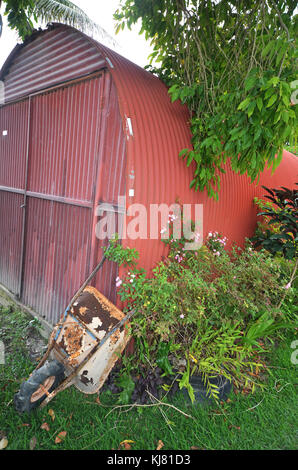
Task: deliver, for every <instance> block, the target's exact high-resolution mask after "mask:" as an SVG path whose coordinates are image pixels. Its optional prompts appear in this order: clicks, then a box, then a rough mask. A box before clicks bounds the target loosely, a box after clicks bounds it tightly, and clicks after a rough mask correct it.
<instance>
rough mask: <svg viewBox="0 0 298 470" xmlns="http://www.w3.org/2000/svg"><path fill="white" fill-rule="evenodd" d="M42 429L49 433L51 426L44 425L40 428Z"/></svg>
mask: <svg viewBox="0 0 298 470" xmlns="http://www.w3.org/2000/svg"><path fill="white" fill-rule="evenodd" d="M40 429H44V430H45V431H49V430H50V426H49V425H48V423H42V425H41V426H40Z"/></svg>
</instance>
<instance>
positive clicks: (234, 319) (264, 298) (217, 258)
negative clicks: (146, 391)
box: [109, 231, 296, 399]
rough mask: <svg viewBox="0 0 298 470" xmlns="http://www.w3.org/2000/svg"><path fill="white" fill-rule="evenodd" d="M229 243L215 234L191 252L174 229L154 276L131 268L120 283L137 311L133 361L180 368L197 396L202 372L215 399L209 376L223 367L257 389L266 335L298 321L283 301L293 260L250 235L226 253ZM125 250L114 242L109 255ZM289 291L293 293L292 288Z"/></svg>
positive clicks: (239, 382)
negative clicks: (260, 246)
mask: <svg viewBox="0 0 298 470" xmlns="http://www.w3.org/2000/svg"><path fill="white" fill-rule="evenodd" d="M225 242H226V239H225V238H224V237H222V236H221V235H220V234H218V233H210V234H209V235H208V237H207V240H206V243H205V245H204V246H202V247H201V248H200V249H198V250H196V251H186V250H184V244H185V240H174V239H173V237H172V235H171V231H170V236H169V239H168V240H165V243H167V244H168V246H169V253H168V257H167V258H166V259H165V260H164V261H162V262H160V263H158V265H157V266H156V267H155V268H154V269H153V270H152V275H151V277H150V278H148V277H147V276H146V272H145V271H144V270H143V269H139V268H136V267H133V268H130V271H128V272H127V275H126V276H124V277H123V279H121V280H120V282H119V279H118V283H117V286H118V287H119V290H118V294H119V296H120V299H121V300H122V301H123V302H125V303H126V305H127V309H129V310H130V309H131V308H135V310H136V313H135V316H134V317H133V319H132V321H131V324H132V335H133V337H134V339H135V347H134V355H133V360H132V361H131V364H133V366H132V367H133V368H135V369H136V370H137V369H138V367H140V366H142V369H143V370H144V367H145V369H146V367H147V368H150V367H151V368H152V367H154V366H158V367H160V368H161V369H162V370H163V372H164V374H166V375H174V374H176V375H177V376H178V380H179V382H180V387H186V388H187V389H188V391H189V395H190V397H191V398H192V399H193V398H194V395H193V390H192V387H191V385H190V383H189V379H190V376H191V375H192V374H194V373H200V374H201V375H202V376H203V377H204V379H205V381H206V385H207V388H208V390H209V391H210V393H211V394H212V395H213V397H214V398H215V399H216V398H217V393H218V390H217V389H216V387H214V386H213V385H212V384H211V383H210V381H209V380H208V379H209V378H211V377H212V376H214V375H218V374H219V375H223V376H228V377H233V380H234V383H235V385H236V386H238V387H240V386H241V387H245V388H248V389H251V390H253V389H254V388H255V385H256V383H257V381H256V377H257V375H258V371H259V370H260V368H261V367H262V364H261V362H260V360H259V355H260V354H261V353H262V352H263V351H264V349H263V342H262V341H264V338H266V337H269V338H270V337H272V336H274V335H276V334H277V333H278V332H279V331H280V330H281V329H282V328H286V327H292V326H293V325H295V318H296V316H295V315H294V317H293V315H292V314H288V313H287V312H286V313H285V312H283V311H282V309H281V308H280V299H281V297H282V296H283V295H284V293H285V286H286V285H287V282H288V279H289V276H290V274H291V263H290V262H289V261H287V260H284V261H283V263H280V262H279V260H278V259H274V258H273V257H272V256H271V255H270V254H268V253H267V252H266V251H265V250H260V251H255V250H254V249H253V247H252V244H251V243H250V242H249V241H247V244H246V246H245V248H243V249H241V248H239V247H236V246H234V247H233V249H232V250H231V252H230V253H227V252H226V250H225ZM119 249H120V250H121V248H119V246H117V248H116V247H115V246H114V247H112V248H111V249H110V252H109V257H110V259H113V250H114V251H115V253H118V252H119ZM123 253H124V252H123ZM128 254H129V249H126V255H128ZM118 258H119V256H118ZM124 258H125V253H124ZM122 261H123V262H124V260H123V259H122ZM288 291H289V299H290V298H292V297H291V296H292V294H291V293H292V291H294V288H290V289H288ZM261 340H262V341H261Z"/></svg>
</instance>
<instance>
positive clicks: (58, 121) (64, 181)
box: [0, 27, 126, 324]
mask: <svg viewBox="0 0 298 470" xmlns="http://www.w3.org/2000/svg"><path fill="white" fill-rule="evenodd" d="M69 33H70V34H69ZM29 58H31V66H30V67H29V62H28V61H29ZM86 58H88V60H86ZM86 64H87V68H86ZM103 65H104V61H103V58H102V55H101V54H99V52H98V50H97V49H96V48H95V47H94V46H93V44H92V43H90V42H89V41H86V39H85V38H84V37H82V35H80V33H78V32H77V31H75V30H71V31H68V33H67V30H65V28H64V27H62V30H59V31H57V30H54V31H47V32H45V33H41V35H40V36H37V37H36V38H35V39H33V40H31V41H29V42H28V43H27V44H25V45H24V46H23V47H21V48H17V50H16V51H15V52H13V53H12V55H11V59H10V61H8V62H7V64H6V65H5V67H4V69H3V70H5V73H4V72H3V70H2V77H3V78H4V81H5V85H6V100H8V101H10V102H11V104H6V105H5V106H3V107H1V108H0V131H1V134H0V215H1V219H0V282H1V283H2V284H3V285H5V286H6V287H7V288H8V289H9V290H11V291H12V292H13V293H15V294H17V295H18V296H20V298H21V300H22V302H23V303H24V304H25V305H27V306H29V307H31V308H32V309H33V310H35V311H36V312H38V313H39V314H40V315H42V316H43V317H44V318H46V320H47V321H49V322H50V323H52V324H54V323H55V322H56V321H57V320H58V318H59V316H60V314H61V312H62V311H63V310H64V308H65V306H66V305H67V303H68V301H69V300H70V298H71V297H72V295H73V294H74V292H75V291H76V290H77V289H78V288H79V286H80V285H81V283H82V282H83V281H84V280H85V278H86V277H87V276H88V274H89V273H90V272H91V270H92V269H93V267H94V266H95V263H96V262H97V261H98V260H99V259H100V258H101V256H102V250H101V246H102V242H101V241H99V240H97V239H96V237H95V226H96V223H97V221H98V217H97V216H95V208H96V206H97V205H98V204H99V203H103V202H105V203H112V204H114V206H115V207H116V205H117V201H118V195H119V194H123V193H124V192H125V178H124V177H125V157H126V154H125V136H124V133H123V129H122V120H121V116H120V113H119V106H118V97H117V92H116V89H115V86H114V83H113V81H112V80H111V76H110V74H109V73H108V72H107V71H106V69H105V68H103ZM98 68H99V69H101V71H100V72H97V69H98ZM86 72H87V76H86V77H84V75H85V73H86ZM82 75H83V76H82ZM49 77H51V78H50V81H49ZM78 77H80V78H79V79H78ZM69 78H75V79H76V80H74V81H68V79H69ZM22 83H23V85H21V84H22ZM60 83H61V84H60ZM49 85H50V88H47V87H48V86H49ZM38 90H40V91H38ZM30 92H33V93H32V94H31V95H30V94H29V93H30ZM23 94H25V95H28V94H29V96H28V97H27V98H26V99H24V100H23V101H16V102H14V101H12V100H15V99H16V100H18V99H22V97H23ZM4 130H7V133H6V132H5V133H4V134H5V135H3V134H2V133H3V131H4ZM6 134H7V135H6ZM4 221H5V223H4ZM116 276H117V267H116V266H115V265H114V264H113V263H110V262H107V263H106V264H105V266H104V270H103V271H102V272H100V273H99V274H98V276H97V278H96V280H94V283H95V284H96V286H97V287H98V288H99V289H100V290H101V291H102V292H103V293H104V294H105V295H106V296H107V297H109V298H110V299H111V300H116V299H115V282H114V280H115V277H116Z"/></svg>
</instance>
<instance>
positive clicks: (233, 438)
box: [0, 308, 297, 450]
mask: <svg viewBox="0 0 298 470" xmlns="http://www.w3.org/2000/svg"><path fill="white" fill-rule="evenodd" d="M30 320H31V318H28V317H27V316H26V315H24V314H23V313H20V312H15V311H14V312H8V310H6V309H1V308H0V338H1V339H2V340H3V341H4V342H5V345H6V355H5V359H6V364H5V365H0V374H1V375H0V406H1V408H0V440H1V436H2V437H3V436H6V437H7V440H8V445H7V449H22V450H23V449H29V448H30V441H31V443H32V442H33V440H36V444H35V449H37V450H39V449H43V450H48V449H101V450H112V449H118V448H119V447H120V448H122V447H121V446H120V443H121V442H123V441H124V440H131V441H134V442H133V443H131V449H132V450H139V449H141V450H146V449H150V450H153V449H156V447H157V445H158V441H159V440H161V441H162V442H163V443H164V447H163V448H162V449H163V450H189V449H190V448H191V447H196V448H199V449H208V450H209V449H227V450H228V449H243V450H244V449H296V448H297V445H296V444H297V427H296V424H297V400H296V387H297V365H296V366H295V365H293V364H291V360H290V358H291V354H292V352H293V350H292V349H291V347H290V346H291V342H292V341H293V340H294V339H295V338H294V336H293V335H288V336H287V337H285V338H284V339H283V340H281V341H280V343H279V345H278V347H275V346H272V348H271V350H270V352H269V354H268V360H267V364H268V366H270V367H269V368H268V370H270V372H271V374H268V377H267V379H266V389H265V390H263V391H258V392H256V393H255V394H250V395H243V394H241V393H238V394H237V395H236V394H234V393H232V394H231V396H230V401H229V402H228V403H227V402H226V403H224V404H222V405H220V406H216V405H214V406H202V405H192V404H190V403H189V402H188V401H186V400H185V398H184V396H183V395H182V394H181V393H180V394H179V395H177V397H176V398H175V399H174V400H172V401H169V402H168V403H169V404H172V405H173V406H175V407H176V408H177V409H174V408H171V407H168V406H155V407H138V408H136V407H134V408H127V407H125V408H115V406H117V405H118V404H117V403H116V401H117V397H115V396H113V395H109V394H108V393H102V394H100V395H99V398H100V402H101V405H99V404H98V403H96V401H95V400H96V395H84V394H82V393H80V392H78V391H77V390H76V389H75V388H74V387H71V388H70V389H68V390H66V391H64V392H62V393H60V394H59V395H57V397H56V398H55V399H54V400H53V401H52V402H50V403H49V404H48V406H47V407H46V408H44V409H41V410H37V411H35V412H34V413H32V414H30V415H29V414H23V415H20V414H18V413H17V412H16V411H15V410H14V407H13V402H12V400H13V395H14V393H16V392H17V391H18V389H19V387H20V383H21V382H22V380H23V379H24V378H27V377H28V375H29V374H30V372H31V371H32V370H33V368H34V367H35V365H34V364H32V362H31V361H30V359H29V356H28V354H27V351H26V344H25V338H26V337H27V335H28V331H29V329H30V328H32V323H30V324H29V322H30ZM49 409H52V410H54V413H55V419H54V421H52V419H51V416H50V415H49V413H48V412H49ZM181 412H183V413H186V414H188V415H191V418H187V417H186V416H184V415H183V414H182V413H181ZM44 422H47V423H48V425H49V427H50V430H49V431H47V430H44V429H41V425H42V424H43V423H44ZM61 431H66V432H67V434H66V437H65V439H64V440H63V441H62V442H61V443H59V444H55V438H56V436H57V434H58V433H59V432H61Z"/></svg>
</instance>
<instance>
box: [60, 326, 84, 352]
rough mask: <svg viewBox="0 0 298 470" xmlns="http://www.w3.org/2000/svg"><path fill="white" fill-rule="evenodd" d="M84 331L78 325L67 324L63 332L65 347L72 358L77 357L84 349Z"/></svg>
mask: <svg viewBox="0 0 298 470" xmlns="http://www.w3.org/2000/svg"><path fill="white" fill-rule="evenodd" d="M83 335H84V330H83V329H82V328H81V327H80V326H79V325H77V324H67V325H66V326H65V329H64V332H63V336H62V339H63V343H64V344H63V346H64V349H65V351H66V352H67V353H68V354H69V355H70V356H71V357H77V356H78V355H79V354H80V352H81V349H82V344H83Z"/></svg>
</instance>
